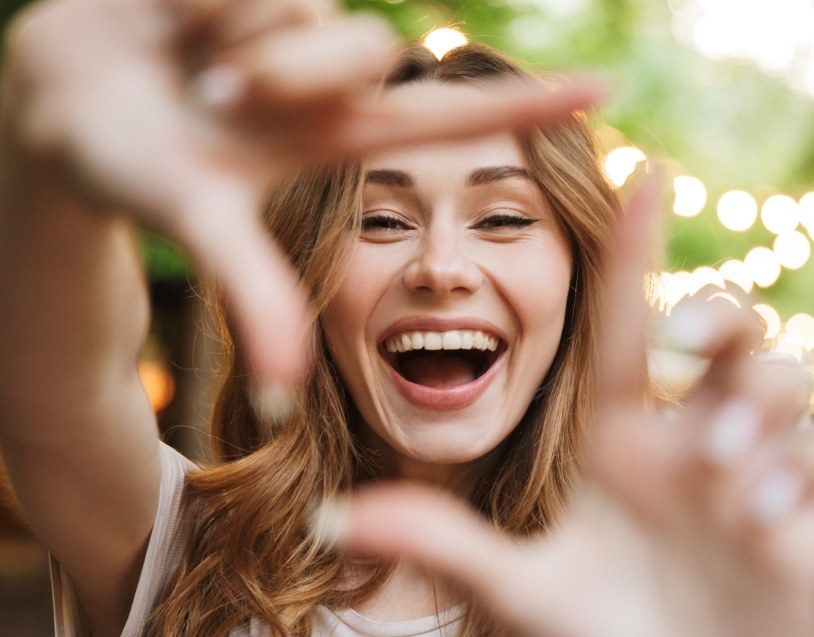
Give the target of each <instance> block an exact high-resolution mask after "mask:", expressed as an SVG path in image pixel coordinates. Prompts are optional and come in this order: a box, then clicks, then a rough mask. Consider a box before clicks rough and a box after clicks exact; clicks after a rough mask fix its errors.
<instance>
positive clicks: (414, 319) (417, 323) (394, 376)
mask: <svg viewBox="0 0 814 637" xmlns="http://www.w3.org/2000/svg"><path fill="white" fill-rule="evenodd" d="M455 329H458V330H463V329H470V330H481V331H483V332H487V333H490V334H493V335H495V336H498V337H499V338H500V340H501V349H502V350H503V351H501V352H500V355H499V356H498V358H497V359H496V360H495V362H494V363H492V366H491V367H490V368H489V369H488V370H486V372H485V373H483V374H481V375H480V376H478V378H476V379H474V380H472V381H471V382H468V383H466V384H465V385H458V386H457V387H448V388H445V389H438V388H435V387H427V386H425V385H419V384H417V383H412V382H410V381H409V380H407V379H406V378H404V376H402V375H401V374H399V373H398V372H397V371H396V370H395V369H394V368H393V367H392V366H391V365H390V364H389V363H388V362H387V361H386V360H383V362H384V366H385V367H386V368H387V373H388V374H389V375H390V378H391V380H392V381H393V384H394V385H395V386H396V387H397V388H398V390H399V391H400V392H401V394H402V395H403V396H404V397H405V398H406V399H407V400H408V401H410V402H411V403H413V404H414V405H417V406H419V407H425V408H428V409H436V410H439V411H451V410H454V409H463V408H464V407H467V406H469V405H471V404H472V403H474V402H475V401H476V400H477V399H478V398H480V397H481V395H483V392H485V391H486V388H487V387H488V386H489V384H490V383H491V382H492V380H494V378H495V376H496V375H497V373H498V372H499V371H500V369H501V368H502V367H503V365H504V361H505V358H506V351H508V350H507V349H506V347H505V343H506V342H507V337H506V334H505V332H504V331H503V330H501V329H500V328H498V327H497V326H496V325H494V324H493V323H490V322H489V321H485V320H483V319H479V318H474V317H449V318H441V317H435V316H408V317H405V318H402V319H399V320H398V321H396V322H395V323H393V324H391V325H390V326H389V327H388V328H387V329H385V330H384V331H383V332H382V333H381V335H380V336H379V343H383V342H384V341H386V340H387V339H388V338H390V337H391V336H394V335H396V334H398V333H400V332H409V331H413V330H423V331H438V332H445V331H447V330H455Z"/></svg>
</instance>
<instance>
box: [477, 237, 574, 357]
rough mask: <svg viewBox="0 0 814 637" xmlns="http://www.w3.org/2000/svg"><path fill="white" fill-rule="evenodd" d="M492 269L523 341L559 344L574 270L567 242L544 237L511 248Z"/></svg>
mask: <svg viewBox="0 0 814 637" xmlns="http://www.w3.org/2000/svg"><path fill="white" fill-rule="evenodd" d="M507 247H508V246H507ZM492 268H493V269H492V271H493V273H494V274H495V279H496V280H497V281H498V283H499V285H500V287H501V288H502V292H503V294H504V295H505V296H506V298H507V300H508V302H509V304H510V305H511V306H512V308H513V310H514V312H515V314H516V319H517V320H518V321H519V323H520V330H521V334H522V335H523V336H524V338H526V339H529V338H535V339H536V338H543V339H544V340H546V341H555V342H559V338H560V334H561V328H562V322H563V319H564V317H565V309H566V304H567V301H568V291H569V287H570V283H571V273H572V268H573V265H572V261H571V249H570V247H569V245H568V244H567V242H566V241H565V239H563V238H559V237H554V236H545V237H539V238H534V239H529V240H528V241H526V242H523V243H517V244H512V246H511V247H510V248H509V249H507V250H505V251H504V253H503V254H502V255H500V258H499V259H496V260H494V263H493V266H492Z"/></svg>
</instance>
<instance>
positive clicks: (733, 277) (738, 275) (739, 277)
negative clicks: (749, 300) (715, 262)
mask: <svg viewBox="0 0 814 637" xmlns="http://www.w3.org/2000/svg"><path fill="white" fill-rule="evenodd" d="M718 272H720V273H721V276H722V277H723V278H724V279H726V280H727V281H732V283H734V284H735V285H738V286H740V287H741V288H743V291H744V292H747V293H748V292H751V291H752V287H754V284H755V282H754V281H753V280H752V277H751V276H749V269H748V268H747V267H746V264H745V263H744V262H743V261H741V260H740V259H729V260H728V261H724V262H723V263H722V264H721V265H720V267H719V268H718Z"/></svg>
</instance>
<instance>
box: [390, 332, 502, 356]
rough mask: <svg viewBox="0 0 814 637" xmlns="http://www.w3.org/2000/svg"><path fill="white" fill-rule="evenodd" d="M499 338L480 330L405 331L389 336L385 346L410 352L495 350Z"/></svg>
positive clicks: (394, 350)
mask: <svg viewBox="0 0 814 637" xmlns="http://www.w3.org/2000/svg"><path fill="white" fill-rule="evenodd" d="M497 342H498V340H497V338H496V337H494V336H490V335H489V334H485V333H483V332H481V331H478V330H450V331H448V332H403V333H401V334H397V335H396V336H393V337H391V338H388V339H387V340H386V341H385V343H384V346H385V347H386V348H387V351H388V352H409V351H412V350H414V349H425V350H439V349H479V350H483V351H485V350H490V351H492V352H494V351H495V350H496V349H497Z"/></svg>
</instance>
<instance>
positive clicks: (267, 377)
mask: <svg viewBox="0 0 814 637" xmlns="http://www.w3.org/2000/svg"><path fill="white" fill-rule="evenodd" d="M188 191H189V192H188V193H186V194H185V197H186V199H185V201H184V202H183V204H182V205H183V206H184V211H183V213H182V214H180V215H178V217H179V218H180V219H181V221H180V222H179V227H178V228H177V229H175V234H176V235H177V236H178V237H179V238H180V240H181V241H183V242H184V243H185V245H186V247H188V248H189V249H190V251H191V252H192V254H193V256H194V257H195V259H196V261H197V262H198V263H199V264H200V266H201V267H202V268H203V269H204V271H205V273H207V274H209V275H211V276H212V277H213V278H214V280H215V281H216V282H217V284H218V286H219V287H220V289H221V290H222V291H223V294H224V297H225V301H226V304H227V307H228V309H229V310H230V312H231V315H232V318H233V319H234V321H235V326H236V328H237V335H238V343H237V345H238V346H239V347H240V350H241V352H242V354H243V356H244V357H245V360H246V362H247V364H248V365H249V367H250V369H251V371H252V372H254V373H255V374H256V378H257V380H258V381H259V382H260V383H261V384H262V385H265V386H269V385H271V386H283V387H288V388H290V387H291V386H292V385H293V384H294V383H295V382H296V380H297V379H298V378H299V377H300V376H301V374H302V372H303V371H304V367H305V365H306V363H307V359H308V351H307V342H308V341H307V339H308V335H309V326H310V325H311V322H310V317H309V313H308V310H307V306H306V293H305V291H304V290H303V288H302V287H301V285H300V284H299V282H298V279H297V276H296V273H295V272H294V270H293V268H292V267H291V265H290V264H289V263H288V261H287V259H286V258H285V256H284V255H283V254H282V253H281V252H280V250H279V249H278V248H277V246H276V244H274V242H273V241H272V240H271V238H270V237H269V235H268V232H267V231H266V230H265V228H263V226H262V224H261V222H260V217H259V203H258V197H256V196H254V194H252V191H251V190H250V189H248V188H245V187H243V186H241V185H239V184H234V183H231V182H228V181H225V180H222V179H218V177H216V176H212V177H209V178H205V179H204V178H202V179H200V180H198V182H197V183H196V187H195V188H194V189H193V188H190V189H188Z"/></svg>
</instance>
